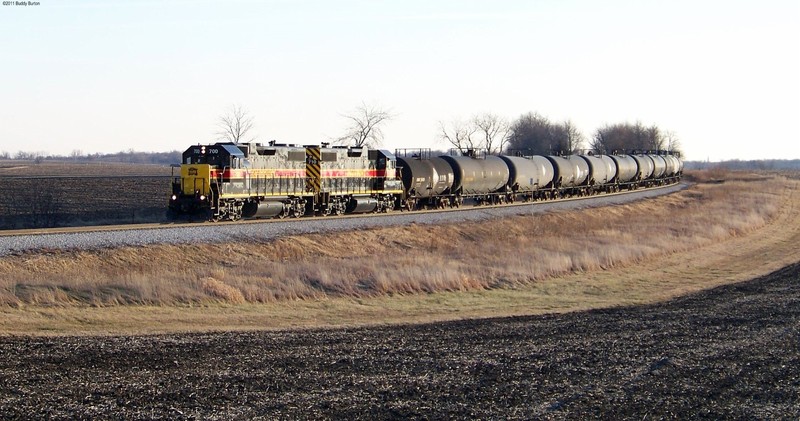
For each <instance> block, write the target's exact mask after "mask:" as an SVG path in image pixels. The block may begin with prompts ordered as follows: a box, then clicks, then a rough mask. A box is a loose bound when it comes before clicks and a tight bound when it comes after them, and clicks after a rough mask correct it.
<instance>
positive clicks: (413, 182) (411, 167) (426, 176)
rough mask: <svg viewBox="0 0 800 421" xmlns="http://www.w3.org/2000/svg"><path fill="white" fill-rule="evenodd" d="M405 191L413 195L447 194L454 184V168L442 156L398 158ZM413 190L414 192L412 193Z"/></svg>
mask: <svg viewBox="0 0 800 421" xmlns="http://www.w3.org/2000/svg"><path fill="white" fill-rule="evenodd" d="M397 163H398V165H399V166H401V167H402V169H401V175H402V178H403V187H404V189H405V191H407V192H409V194H410V195H412V196H417V197H430V196H436V195H440V194H447V193H449V192H450V191H451V187H452V185H453V178H454V175H453V168H452V167H451V166H450V164H448V163H447V161H445V160H444V159H442V158H439V157H433V158H430V159H417V158H400V157H398V158H397ZM412 192H413V193H412Z"/></svg>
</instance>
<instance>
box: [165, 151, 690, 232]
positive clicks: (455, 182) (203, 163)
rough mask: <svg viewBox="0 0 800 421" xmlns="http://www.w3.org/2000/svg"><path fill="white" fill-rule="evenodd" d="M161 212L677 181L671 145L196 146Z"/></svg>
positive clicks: (313, 207)
mask: <svg viewBox="0 0 800 421" xmlns="http://www.w3.org/2000/svg"><path fill="white" fill-rule="evenodd" d="M178 168H179V174H175V173H174V172H173V180H172V196H171V198H170V200H169V207H168V208H169V213H170V214H171V215H173V216H178V215H198V214H199V215H202V216H203V217H204V218H207V219H209V220H211V221H219V220H223V219H227V220H238V219H241V218H285V217H292V218H298V217H301V216H312V215H341V214H345V213H369V212H389V211H394V210H416V209H425V208H444V207H459V206H461V205H463V204H464V202H465V200H469V201H471V202H472V203H475V204H501V203H510V202H516V201H532V200H545V199H557V198H562V197H571V196H586V195H592V194H597V193H610V192H617V191H620V190H623V189H625V190H633V189H638V188H647V187H653V186H657V185H665V184H671V183H676V182H678V181H679V180H680V178H681V175H682V173H683V162H682V161H681V160H680V158H679V157H678V156H677V155H675V154H672V153H670V152H665V151H646V152H631V153H625V154H610V155H605V154H595V153H591V152H588V153H585V154H576V155H569V156H556V155H552V156H539V155H535V156H516V155H486V154H483V155H481V154H477V153H474V152H473V151H468V152H467V153H463V154H458V153H452V152H451V153H450V154H443V155H438V156H434V155H433V154H431V152H430V150H424V149H423V150H415V151H410V150H397V151H395V153H391V152H389V151H387V150H383V149H369V148H356V147H344V146H330V145H328V144H322V145H306V146H298V145H288V144H278V143H275V142H270V143H269V144H267V145H263V144H260V143H240V144H234V143H216V144H212V145H196V146H192V147H190V148H189V149H187V150H186V151H185V152H184V153H183V155H182V162H181V163H180V164H176V165H174V166H173V171H175V170H176V169H178Z"/></svg>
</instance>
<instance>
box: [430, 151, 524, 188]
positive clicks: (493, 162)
mask: <svg viewBox="0 0 800 421" xmlns="http://www.w3.org/2000/svg"><path fill="white" fill-rule="evenodd" d="M441 158H442V159H444V160H445V161H447V163H448V164H450V166H451V167H452V168H453V175H454V177H455V178H454V180H453V190H452V191H453V192H456V191H458V190H459V189H461V191H462V193H463V194H487V193H493V192H497V191H499V190H502V189H504V188H505V186H506V185H507V184H508V178H509V169H508V165H506V163H505V161H503V160H502V159H500V158H498V157H496V156H487V157H485V158H472V157H469V156H449V155H443V156H442V157H441Z"/></svg>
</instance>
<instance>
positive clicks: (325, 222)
mask: <svg viewBox="0 0 800 421" xmlns="http://www.w3.org/2000/svg"><path fill="white" fill-rule="evenodd" d="M687 186H688V184H687V183H685V182H684V183H678V184H672V185H668V186H661V187H655V188H650V189H644V190H634V191H630V192H619V193H611V194H602V195H597V196H585V197H573V198H566V199H559V200H551V201H540V202H524V203H511V204H505V205H496V206H463V207H460V208H452V209H434V210H423V211H415V212H400V211H395V212H392V213H381V214H359V215H342V216H325V217H321V216H320V217H304V218H297V219H253V220H242V221H236V222H218V223H209V222H183V223H181V222H171V223H151V224H125V225H106V226H84V227H63V228H46V229H25V230H9V231H3V232H0V256H2V255H8V254H14V253H21V252H27V251H32V250H57V249H95V248H108V247H123V246H143V245H151V244H196V243H205V242H224V241H241V240H242V239H254V240H268V239H274V238H278V237H281V236H286V235H297V234H310V233H320V232H330V231H345V230H353V229H367V228H376V227H382V226H391V225H393V226H397V225H404V224H409V223H416V224H437V223H455V222H465V223H467V222H470V221H480V220H485V219H490V218H497V217H504V216H514V215H520V214H536V213H543V212H548V211H557V210H570V209H580V208H584V207H599V206H607V205H615V204H622V203H628V202H632V201H635V200H640V199H644V198H648V197H655V196H660V195H664V194H669V193H672V192H675V191H678V190H682V189H684V188H686V187H687Z"/></svg>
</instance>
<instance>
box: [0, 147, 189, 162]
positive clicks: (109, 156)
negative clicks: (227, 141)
mask: <svg viewBox="0 0 800 421" xmlns="http://www.w3.org/2000/svg"><path fill="white" fill-rule="evenodd" d="M0 159H5V160H11V159H14V160H20V161H33V162H34V163H37V164H38V163H42V162H45V161H58V162H63V161H70V162H117V163H129V164H156V165H170V164H174V163H177V162H180V160H181V152H179V151H171V152H137V151H134V150H133V149H129V150H127V151H120V152H116V153H105V154H101V153H93V154H84V153H82V152H81V151H80V150H73V151H72V152H71V153H70V154H69V155H53V154H46V153H44V152H25V151H19V152H17V153H16V154H14V155H13V156H12V155H11V154H10V153H8V152H6V151H3V152H0Z"/></svg>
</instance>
